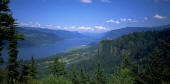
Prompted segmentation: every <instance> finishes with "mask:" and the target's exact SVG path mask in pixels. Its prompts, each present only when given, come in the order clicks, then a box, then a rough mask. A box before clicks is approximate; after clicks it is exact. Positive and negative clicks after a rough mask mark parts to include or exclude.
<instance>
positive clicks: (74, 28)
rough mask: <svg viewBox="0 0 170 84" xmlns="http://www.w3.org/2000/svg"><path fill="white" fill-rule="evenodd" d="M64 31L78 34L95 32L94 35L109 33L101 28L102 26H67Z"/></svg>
mask: <svg viewBox="0 0 170 84" xmlns="http://www.w3.org/2000/svg"><path fill="white" fill-rule="evenodd" d="M64 30H68V31H78V32H95V33H100V32H106V31H109V30H110V29H109V28H106V27H103V26H94V27H91V26H67V27H64Z"/></svg>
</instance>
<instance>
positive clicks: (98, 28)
mask: <svg viewBox="0 0 170 84" xmlns="http://www.w3.org/2000/svg"><path fill="white" fill-rule="evenodd" d="M19 26H20V27H35V28H47V29H52V30H67V31H78V32H95V33H100V32H106V31H109V30H110V29H109V28H106V27H104V26H65V27H61V26H54V25H51V24H48V25H44V26H42V25H41V24H40V23H39V22H35V23H34V22H28V23H19Z"/></svg>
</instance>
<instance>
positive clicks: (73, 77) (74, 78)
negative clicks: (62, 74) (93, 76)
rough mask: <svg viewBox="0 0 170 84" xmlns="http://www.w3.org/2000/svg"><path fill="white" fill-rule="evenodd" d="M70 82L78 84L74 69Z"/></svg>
mask: <svg viewBox="0 0 170 84" xmlns="http://www.w3.org/2000/svg"><path fill="white" fill-rule="evenodd" d="M72 82H73V84H79V77H78V74H77V72H76V68H74V69H73V72H72Z"/></svg>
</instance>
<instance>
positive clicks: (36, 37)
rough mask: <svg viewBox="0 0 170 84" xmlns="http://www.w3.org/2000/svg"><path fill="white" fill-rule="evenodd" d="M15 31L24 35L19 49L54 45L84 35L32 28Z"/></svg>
mask: <svg viewBox="0 0 170 84" xmlns="http://www.w3.org/2000/svg"><path fill="white" fill-rule="evenodd" d="M17 31H18V32H19V33H21V34H24V37H25V40H24V41H20V43H19V47H31V46H41V45H48V44H55V43H58V42H61V41H63V40H65V39H73V38H82V37H85V36H84V35H82V34H80V33H78V32H71V31H65V30H50V29H42V28H33V27H18V28H17Z"/></svg>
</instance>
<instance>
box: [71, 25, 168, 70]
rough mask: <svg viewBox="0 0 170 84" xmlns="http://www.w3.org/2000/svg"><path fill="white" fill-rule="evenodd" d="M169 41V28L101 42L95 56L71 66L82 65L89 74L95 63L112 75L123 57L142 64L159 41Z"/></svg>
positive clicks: (157, 45)
mask: <svg viewBox="0 0 170 84" xmlns="http://www.w3.org/2000/svg"><path fill="white" fill-rule="evenodd" d="M169 39H170V28H167V29H164V30H160V31H147V32H135V33H132V34H128V35H124V36H122V37H120V38H117V39H115V40H103V41H101V42H100V44H99V49H98V54H97V53H96V56H94V57H93V58H91V59H89V60H85V61H81V62H79V63H76V64H74V65H73V66H77V67H79V66H80V65H83V66H85V67H86V70H87V71H88V72H90V71H93V70H94V69H95V66H96V64H97V63H100V64H101V65H102V66H103V68H104V70H105V71H106V72H108V73H112V72H114V70H115V68H116V67H117V66H118V65H119V64H120V63H121V61H122V59H123V58H124V56H128V57H130V58H131V59H132V60H135V61H137V62H138V63H139V64H143V63H144V60H145V59H147V57H148V56H149V54H150V53H151V51H153V49H154V48H156V47H158V48H159V46H160V41H161V40H163V41H165V42H168V40H169ZM71 67H72V66H71Z"/></svg>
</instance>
